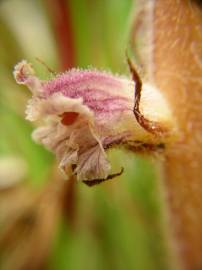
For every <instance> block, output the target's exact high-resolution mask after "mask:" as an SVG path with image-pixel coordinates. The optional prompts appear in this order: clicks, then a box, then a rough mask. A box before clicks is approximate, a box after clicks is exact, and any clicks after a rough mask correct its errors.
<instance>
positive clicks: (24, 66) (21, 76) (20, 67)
mask: <svg viewBox="0 0 202 270" xmlns="http://www.w3.org/2000/svg"><path fill="white" fill-rule="evenodd" d="M13 75H14V78H15V80H16V82H17V83H18V84H26V82H27V79H29V77H30V76H33V75H34V70H33V68H32V65H31V64H29V63H28V62H27V61H26V60H22V61H21V62H20V63H18V64H17V65H16V66H15V67H14V71H13Z"/></svg>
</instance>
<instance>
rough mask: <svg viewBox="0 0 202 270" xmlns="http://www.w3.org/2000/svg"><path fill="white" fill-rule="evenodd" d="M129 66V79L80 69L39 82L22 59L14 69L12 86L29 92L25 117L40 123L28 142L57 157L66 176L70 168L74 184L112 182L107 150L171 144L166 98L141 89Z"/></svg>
mask: <svg viewBox="0 0 202 270" xmlns="http://www.w3.org/2000/svg"><path fill="white" fill-rule="evenodd" d="M129 64H130V68H131V72H132V73H133V79H134V81H133V80H130V79H128V78H126V77H123V76H118V75H112V74H110V73H107V72H103V71H97V70H80V69H71V70H69V71H67V72H65V73H63V74H59V75H57V76H56V77H55V78H53V79H51V80H47V81H43V80H40V79H38V78H37V76H36V75H35V73H34V70H33V68H32V66H31V64H29V63H27V62H26V61H24V60H23V61H22V62H20V63H19V64H17V65H16V67H15V70H14V77H15V79H16V81H17V83H19V84H24V85H26V86H27V87H28V88H29V89H30V90H31V92H32V94H33V97H32V98H31V100H29V102H28V106H27V109H26V119H27V120H29V121H37V120H39V121H40V124H41V123H42V126H41V127H39V128H37V129H36V130H35V131H34V132H33V134H32V137H33V139H34V140H35V141H36V142H37V143H40V144H43V145H44V146H45V147H46V148H47V149H49V150H50V151H52V152H54V153H55V154H56V157H57V159H58V160H59V164H60V165H59V166H60V168H62V169H63V171H65V172H66V173H67V174H68V171H69V170H70V168H72V169H73V173H74V174H75V175H77V179H78V180H81V181H93V180H99V179H101V180H105V179H109V178H111V177H112V176H113V175H110V169H111V166H110V162H109V161H108V159H107V154H106V151H107V150H108V149H110V148H112V147H115V146H124V147H125V148H128V149H132V150H133V151H134V150H138V149H142V148H143V146H144V147H150V148H151V146H155V147H156V146H158V145H162V144H166V143H169V142H170V141H172V138H173V130H174V129H173V126H174V124H173V117H172V114H171V112H170V109H169V106H168V104H167V102H166V100H165V98H164V97H163V96H162V94H161V93H160V91H159V90H158V89H157V88H155V87H154V86H151V85H149V84H143V87H142V85H141V80H140V79H139V77H138V75H137V73H136V71H135V69H133V67H132V64H131V63H130V61H129ZM138 87H139V88H138ZM141 88H142V93H140V91H141ZM134 89H136V91H135V97H134ZM140 97H141V99H140ZM134 105H135V106H134ZM148 119H149V120H148ZM115 175H117V174H115Z"/></svg>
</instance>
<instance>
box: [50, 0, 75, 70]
mask: <svg viewBox="0 0 202 270" xmlns="http://www.w3.org/2000/svg"><path fill="white" fill-rule="evenodd" d="M46 2H47V5H48V8H49V11H50V15H51V20H52V24H53V28H54V30H55V37H56V41H57V46H58V53H59V60H60V65H61V69H62V70H66V69H69V68H71V67H73V66H75V62H76V61H75V49H74V35H73V30H72V22H71V12H70V8H69V3H68V1H65V0H57V1H55V0H46Z"/></svg>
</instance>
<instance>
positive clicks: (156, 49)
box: [147, 0, 202, 269]
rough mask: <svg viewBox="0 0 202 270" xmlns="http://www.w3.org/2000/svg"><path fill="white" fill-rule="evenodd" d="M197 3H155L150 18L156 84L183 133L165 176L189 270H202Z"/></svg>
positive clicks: (200, 15) (201, 65)
mask: <svg viewBox="0 0 202 270" xmlns="http://www.w3.org/2000/svg"><path fill="white" fill-rule="evenodd" d="M148 2H150V1H148ZM197 2H199V1H191V0H156V1H151V2H150V4H151V3H153V7H152V9H150V15H151V12H152V16H148V17H147V18H150V19H151V21H150V22H149V29H150V33H151V34H152V35H148V36H150V37H152V39H150V40H148V46H149V44H152V46H153V50H152V53H151V56H152V57H151V59H152V61H150V63H148V67H149V69H150V74H151V75H152V78H150V79H151V80H154V81H155V83H156V85H157V86H158V87H159V89H161V90H162V91H163V92H164V94H165V96H166V97H167V99H168V101H169V103H170V105H171V106H172V109H173V113H174V115H175V116H176V119H177V121H178V124H179V128H180V129H181V132H182V137H181V141H180V142H179V143H177V144H176V145H174V146H173V147H172V148H170V149H169V150H168V152H167V154H166V159H165V163H164V174H165V185H166V188H167V192H168V196H169V199H168V206H169V209H170V227H171V228H172V230H173V234H174V236H175V239H176V242H177V245H178V255H179V257H180V258H181V260H182V262H183V265H184V269H202V238H201V236H202V226H201V224H202V176H201V164H202V139H201V132H202V109H201V108H202V80H201V74H202V45H201V44H202V31H201V29H202V8H201V7H200V5H199V3H197Z"/></svg>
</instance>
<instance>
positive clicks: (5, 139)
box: [0, 0, 173, 270]
mask: <svg viewBox="0 0 202 270" xmlns="http://www.w3.org/2000/svg"><path fill="white" fill-rule="evenodd" d="M135 11H136V3H135V2H134V1H132V0H69V1H63V0H59V1H56V0H55V1H54V0H52V1H51V0H4V1H3V0H1V1H0V123H1V125H0V188H1V190H0V237H1V238H3V239H4V240H3V241H1V240H0V269H3V270H6V269H14V270H15V269H54V270H56V269H57V270H63V269H68V270H85V269H88V270H91V269H92V270H94V269H100V270H101V269H117V270H119V269H120V270H123V269H124V270H125V269H126V270H129V269H131V270H132V269H133V270H135V269H137V270H153V269H155V270H156V269H173V268H171V264H172V263H171V261H170V260H171V258H170V252H169V244H168V240H167V228H166V221H165V213H164V211H165V205H164V194H163V190H162V187H161V183H160V181H159V179H158V178H157V173H156V168H155V166H154V165H153V164H152V162H151V160H148V159H146V158H143V157H140V156H136V155H134V154H133V153H128V152H124V151H123V150H121V149H119V150H114V151H113V152H112V153H110V159H111V160H112V163H113V167H114V168H115V169H116V168H118V169H119V168H120V167H121V166H123V167H124V168H125V172H124V174H123V175H122V176H121V177H119V178H117V179H114V180H113V181H109V182H107V183H103V184H101V185H99V186H96V187H93V188H89V187H87V186H85V185H84V184H82V183H76V184H71V185H70V186H68V189H69V190H70V191H69V193H68V192H67V195H66V196H70V198H67V200H66V201H67V202H69V203H70V204H71V206H70V207H69V206H66V211H67V212H68V211H69V212H71V213H69V212H68V213H67V215H65V214H64V212H65V211H59V214H58V215H56V216H55V217H54V219H56V220H57V222H55V225H54V226H53V227H52V229H51V233H50V234H48V237H47V238H50V239H51V240H50V239H49V240H47V239H43V237H42V238H41V239H39V241H38V244H37V245H36V246H35V247H34V249H33V251H32V252H33V254H29V256H28V255H26V254H27V253H28V250H29V252H31V251H30V250H32V249H27V250H26V245H28V246H31V245H33V244H32V243H31V242H29V241H30V240H29V235H26V234H24V233H22V231H23V229H21V230H20V229H19V230H18V231H17V233H15V234H14V236H12V237H10V238H8V237H7V238H5V237H4V235H5V233H6V230H7V228H8V227H9V226H10V228H12V229H11V231H13V230H15V229H16V227H18V226H21V223H20V224H19V222H18V221H16V220H18V217H19V216H20V215H21V213H23V211H25V210H24V209H26V206H28V205H30V198H32V196H37V194H38V193H40V192H42V191H43V190H45V192H44V193H46V192H48V190H46V187H47V186H48V185H49V184H50V182H51V174H52V172H53V167H54V166H55V165H54V163H55V162H54V157H53V156H52V155H51V154H50V153H49V152H47V151H46V150H45V149H44V148H43V147H41V146H39V145H36V144H35V143H34V142H33V141H32V140H31V132H32V130H33V128H34V126H32V125H31V124H30V123H29V122H27V121H26V120H25V119H24V110H25V106H26V102H27V100H28V98H29V96H30V93H29V92H28V91H27V89H25V88H24V87H20V86H18V85H17V84H16V83H15V81H14V79H13V75H12V71H13V67H14V65H15V64H16V63H17V62H18V61H20V60H21V59H27V60H28V61H29V62H32V63H33V65H34V68H35V70H36V71H37V73H38V75H39V76H40V77H41V78H43V79H46V78H50V76H51V75H50V74H49V72H48V71H47V70H46V68H44V66H43V65H41V64H40V63H39V62H37V61H36V59H35V58H36V57H38V58H40V59H41V60H43V61H44V62H45V63H46V64H47V65H48V66H50V67H51V68H52V69H53V70H55V71H57V72H59V71H63V70H65V69H68V68H70V67H72V66H77V67H82V68H89V67H96V68H99V69H105V70H111V71H112V72H114V73H119V74H128V76H130V74H129V73H128V68H127V65H126V61H125V51H126V49H127V48H128V47H129V40H130V33H131V27H132V23H133V19H134V13H135ZM19 194H20V195H19ZM22 194H23V195H22ZM68 194H69V195H68ZM50 201H52V199H51V195H50ZM33 205H34V206H37V200H36V203H33ZM34 206H33V207H34ZM46 206H47V205H46ZM50 207H51V206H50ZM64 208H65V207H64ZM63 210H64V209H63ZM43 216H45V215H43ZM16 222H17V223H16ZM16 224H17V225H16ZM23 226H24V225H23ZM26 226H27V225H26ZM32 226H35V225H33V224H32ZM39 226H42V225H40V222H39ZM43 226H45V227H46V225H43ZM8 231H9V230H8ZM33 231H34V230H33ZM45 231H46V229H45ZM7 234H10V232H9V233H8V232H7ZM23 237H24V238H23ZM13 238H15V239H17V240H15V239H13ZM5 239H6V240H5ZM45 241H47V243H48V244H47V246H46V248H45V250H46V252H44V253H43V252H41V258H40V260H41V262H42V263H41V264H39V265H38V266H35V264H34V254H35V253H36V250H37V249H38V248H40V246H41V245H43V244H44V243H45ZM24 242H25V243H26V245H25V244H23V243H24ZM16 249H20V250H21V252H18V251H16ZM19 254H20V255H19ZM25 255H26V256H27V258H26V259H25V258H24V257H23V256H25ZM39 257H40V256H39ZM23 260H24V261H26V260H28V262H27V265H28V266H27V267H26V268H25V267H24V268H23V266H22V265H21V263H20V261H23Z"/></svg>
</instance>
